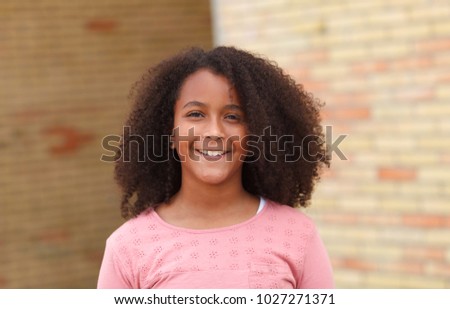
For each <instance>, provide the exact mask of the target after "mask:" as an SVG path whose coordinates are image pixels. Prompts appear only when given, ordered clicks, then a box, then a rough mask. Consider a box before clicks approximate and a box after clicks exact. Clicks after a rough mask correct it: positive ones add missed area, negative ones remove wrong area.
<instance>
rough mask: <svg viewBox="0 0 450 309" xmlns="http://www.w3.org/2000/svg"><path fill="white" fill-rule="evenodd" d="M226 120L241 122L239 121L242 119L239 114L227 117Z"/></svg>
mask: <svg viewBox="0 0 450 309" xmlns="http://www.w3.org/2000/svg"><path fill="white" fill-rule="evenodd" d="M225 118H226V119H228V120H233V121H239V120H241V118H242V117H241V116H240V115H237V114H228V115H226V116H225Z"/></svg>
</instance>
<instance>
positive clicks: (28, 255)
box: [0, 0, 212, 288]
mask: <svg viewBox="0 0 450 309" xmlns="http://www.w3.org/2000/svg"><path fill="white" fill-rule="evenodd" d="M189 45H200V46H202V47H205V48H208V47H211V45H212V35H211V18H210V8H209V2H208V1H207V0H201V1H197V0H189V1H184V0H183V1H182V0H178V1H176V0H170V1H163V0H152V1H146V0H130V1H123V0H103V1H89V0H76V1H58V0H43V1H32V0H28V1H25V0H21V1H16V0H2V1H1V2H0V68H1V69H0V288H1V287H3V288H93V287H95V285H96V280H97V275H98V270H99V267H100V261H101V257H102V254H103V249H104V241H105V239H106V237H107V236H108V235H109V234H110V233H111V232H112V231H113V229H115V228H116V227H117V226H118V224H120V223H121V222H122V220H121V218H120V211H119V200H118V197H119V194H118V190H117V187H116V185H115V184H114V182H113V166H112V165H111V164H108V163H102V162H100V156H101V154H102V152H103V150H102V147H101V140H102V138H103V137H104V136H105V135H108V134H118V133H120V132H121V126H122V123H123V121H124V119H125V116H126V113H127V111H128V101H127V95H128V92H129V90H130V88H131V85H132V84H133V83H134V82H135V81H136V80H137V79H139V78H140V77H141V75H142V73H143V72H144V71H145V70H146V69H147V68H148V67H149V66H150V65H152V64H154V63H155V62H156V61H158V60H160V59H162V58H163V57H166V56H167V55H169V54H172V53H173V52H175V51H178V50H179V49H181V48H184V47H187V46H189Z"/></svg>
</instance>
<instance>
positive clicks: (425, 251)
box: [403, 248, 445, 261]
mask: <svg viewBox="0 0 450 309" xmlns="http://www.w3.org/2000/svg"><path fill="white" fill-rule="evenodd" d="M403 255H404V256H403V258H404V259H405V260H406V259H407V260H414V259H417V260H422V261H423V260H436V261H443V260H444V259H445V250H444V249H442V248H405V249H404V250H403Z"/></svg>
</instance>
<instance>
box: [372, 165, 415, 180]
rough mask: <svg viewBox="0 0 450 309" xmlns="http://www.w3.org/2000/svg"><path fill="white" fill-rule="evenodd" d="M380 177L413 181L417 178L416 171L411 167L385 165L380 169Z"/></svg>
mask: <svg viewBox="0 0 450 309" xmlns="http://www.w3.org/2000/svg"><path fill="white" fill-rule="evenodd" d="M378 179H380V180H394V181H412V180H415V179H416V171H415V170H414V169H409V168H397V167H384V168H380V169H379V170H378Z"/></svg>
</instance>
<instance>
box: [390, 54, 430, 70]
mask: <svg viewBox="0 0 450 309" xmlns="http://www.w3.org/2000/svg"><path fill="white" fill-rule="evenodd" d="M432 65H433V60H432V59H431V58H430V57H426V56H424V57H409V58H402V59H398V60H394V61H392V62H390V63H389V68H390V69H394V70H415V69H426V68H430V67H431V66H432Z"/></svg>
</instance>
